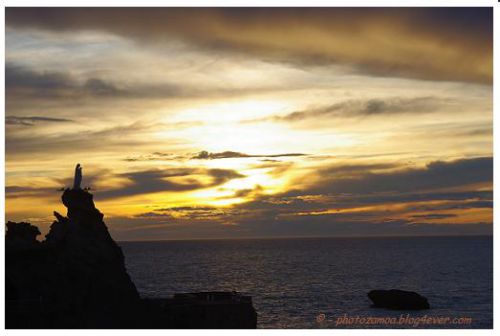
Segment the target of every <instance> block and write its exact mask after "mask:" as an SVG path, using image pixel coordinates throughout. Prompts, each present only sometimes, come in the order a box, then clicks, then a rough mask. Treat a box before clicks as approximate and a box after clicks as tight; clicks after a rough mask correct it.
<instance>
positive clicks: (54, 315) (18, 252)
mask: <svg viewBox="0 0 500 336" xmlns="http://www.w3.org/2000/svg"><path fill="white" fill-rule="evenodd" d="M62 202H63V204H64V205H65V206H66V208H67V216H66V217H65V216H62V215H61V214H59V213H57V212H54V215H55V217H56V220H55V221H54V222H53V224H52V225H51V227H50V231H49V233H48V234H47V235H46V236H45V240H44V241H41V242H39V241H37V240H36V237H37V236H38V235H39V234H40V231H39V230H38V228H37V227H36V226H33V225H31V224H29V223H14V222H8V223H7V232H6V279H5V280H6V327H7V328H23V329H25V328H255V327H256V323H257V320H256V313H255V310H254V308H253V306H252V303H251V298H249V297H243V296H241V295H239V294H237V293H233V294H231V295H230V296H227V295H226V296H224V295H222V296H221V294H220V293H219V294H214V295H208V296H207V295H203V294H192V295H194V296H191V297H190V300H185V299H182V300H179V299H178V298H177V299H176V298H171V299H155V300H147V299H142V300H141V299H140V297H139V294H138V292H137V289H136V287H135V285H134V283H133V282H132V280H131V279H130V277H129V275H128V274H127V271H126V268H125V263H124V256H123V253H122V250H121V248H120V247H119V246H118V245H117V244H116V242H115V241H114V240H113V239H112V238H111V236H110V234H109V232H108V229H107V227H106V225H105V224H104V222H103V214H102V213H101V212H99V210H98V209H96V207H95V205H94V202H93V197H92V194H90V193H89V192H87V191H84V190H81V189H71V190H70V189H66V190H65V191H64V193H63V195H62ZM214 298H215V299H214ZM221 298H222V299H221Z"/></svg>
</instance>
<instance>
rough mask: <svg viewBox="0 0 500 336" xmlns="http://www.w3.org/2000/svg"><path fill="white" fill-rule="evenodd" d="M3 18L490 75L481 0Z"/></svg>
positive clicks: (20, 13) (316, 60) (266, 55)
mask: <svg viewBox="0 0 500 336" xmlns="http://www.w3.org/2000/svg"><path fill="white" fill-rule="evenodd" d="M6 25H7V27H9V28H14V29H36V30H39V31H40V30H45V31H51V32H71V31H78V30H94V31H95V30H100V31H106V32H110V33H113V34H118V35H120V36H123V37H126V38H130V39H133V40H135V41H137V42H138V43H149V44H161V43H162V42H163V41H172V39H175V38H178V39H181V40H183V41H186V42H188V43H191V44H194V45H196V46H198V47H199V48H204V49H207V50H212V51H213V52H217V53H221V52H236V53H245V54H253V55H255V56H258V57H261V58H262V59H265V60H268V61H278V62H289V63H291V64H295V65H297V66H311V65H313V66H314V65H322V64H323V65H324V64H344V65H347V66H350V67H353V68H355V69H357V71H359V72H363V73H368V74H372V75H377V76H396V77H408V78H420V79H430V80H446V81H467V82H476V83H486V84H491V83H492V67H493V62H492V60H493V58H492V51H493V11H492V8H486V7H484V8H472V7H468V8H449V7H447V8H382V7H381V8H7V9H6ZM464 27H466V29H464ZM332 32H335V33H334V34H332ZM381 37H383V38H381Z"/></svg>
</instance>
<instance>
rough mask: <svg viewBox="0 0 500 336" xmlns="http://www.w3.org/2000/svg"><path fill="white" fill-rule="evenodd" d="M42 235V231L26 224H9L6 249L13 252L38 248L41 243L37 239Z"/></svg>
mask: <svg viewBox="0 0 500 336" xmlns="http://www.w3.org/2000/svg"><path fill="white" fill-rule="evenodd" d="M38 235H40V230H38V228H37V227H36V226H34V225H31V224H30V223H26V222H20V223H16V222H10V221H9V222H7V232H6V234H5V244H6V247H5V248H6V249H8V250H11V251H20V250H22V251H25V250H30V249H33V248H37V247H38V246H39V245H40V242H39V241H38V240H36V237H37V236H38Z"/></svg>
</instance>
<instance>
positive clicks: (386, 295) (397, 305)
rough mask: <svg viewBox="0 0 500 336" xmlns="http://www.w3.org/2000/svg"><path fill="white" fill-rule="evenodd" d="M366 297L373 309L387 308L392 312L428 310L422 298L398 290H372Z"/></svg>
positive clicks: (425, 300)
mask: <svg viewBox="0 0 500 336" xmlns="http://www.w3.org/2000/svg"><path fill="white" fill-rule="evenodd" d="M368 297H369V298H370V300H372V302H373V306H374V307H380V308H387V309H393V310H420V309H429V308H430V306H429V302H428V301H427V298H425V297H424V296H422V295H420V294H418V293H415V292H409V291H404V290H399V289H391V290H372V291H370V292H369V293H368Z"/></svg>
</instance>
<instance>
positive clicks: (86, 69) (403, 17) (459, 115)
mask: <svg viewBox="0 0 500 336" xmlns="http://www.w3.org/2000/svg"><path fill="white" fill-rule="evenodd" d="M412 10H413V11H414V12H411V11H412ZM462 10H463V9H462ZM51 11H52V12H51ZM120 11H127V10H126V9H115V10H114V11H113V10H112V9H100V10H99V9H85V10H84V9H78V8H75V9H50V8H48V9H43V10H42V9H38V10H36V9H7V11H6V21H7V28H6V29H7V30H6V97H7V107H6V147H7V149H6V161H7V162H6V185H7V188H6V195H7V203H6V212H7V213H6V216H7V219H8V220H16V221H20V220H24V221H30V222H33V223H35V224H37V225H40V226H41V227H42V229H43V230H45V231H46V230H47V228H48V226H50V223H51V222H52V218H51V214H52V211H53V210H57V211H60V212H64V209H63V207H62V205H61V204H60V202H59V199H58V198H59V197H60V192H58V191H57V190H58V189H59V188H61V187H64V186H70V185H71V178H72V172H73V168H74V166H75V164H76V163H81V164H82V165H83V177H84V178H83V185H84V186H90V187H91V188H92V189H93V191H92V192H93V194H94V197H95V200H96V204H97V207H98V208H99V209H100V210H101V211H102V212H103V213H104V214H105V216H106V218H105V220H106V222H107V223H108V224H109V225H110V227H111V231H112V233H113V235H114V236H115V237H116V238H117V239H129V240H133V239H178V238H179V239H184V238H225V237H257V236H323V235H401V234H402V235H405V234H488V233H490V232H491V224H492V155H493V151H492V126H493V125H492V117H493V115H492V86H491V77H492V76H491V69H492V40H491V36H492V35H491V34H492V32H491V29H492V23H491V22H492V21H489V20H492V18H491V9H488V8H484V9H469V11H470V12H469V13H468V16H466V17H467V20H465V22H464V19H463V15H462V14H463V13H462V12H460V11H461V10H460V9H448V10H447V11H443V10H442V9H434V10H432V9H420V10H417V9H407V10H404V9H385V10H384V9H379V10H371V11H370V10H367V9H359V10H356V9H338V8H337V9H334V8H332V9H328V10H322V11H317V10H313V9H310V10H306V11H305V12H304V13H302V15H298V14H299V13H297V12H296V11H294V10H293V9H282V10H281V11H280V10H279V9H268V10H267V11H266V9H261V10H260V11H259V10H258V9H253V10H251V9H241V11H238V10H235V9H233V10H231V9H226V10H202V9H192V12H189V10H186V9H184V10H182V9H163V10H162V11H160V12H159V13H152V12H149V11H148V10H141V11H136V12H128V13H127V17H128V18H129V21H128V22H122V21H121V20H122V19H121V18H122V17H124V15H123V13H120ZM186 11H187V12H186ZM239 15H242V16H241V20H233V19H231V18H234V17H235V16H238V17H239ZM110 17H113V18H115V19H113V20H109V18H110ZM183 17H184V18H185V20H181V19H179V18H183ZM271 17H273V20H271V19H270V18H271ZM62 18H65V19H64V20H63V19H62ZM160 18H163V19H164V20H163V19H161V20H160ZM167 19H169V20H167ZM347 19H349V20H347ZM361 19H362V20H361ZM156 20H160V21H158V22H157V21H156ZM68 22H74V24H68ZM165 22H168V23H165ZM347 22H349V24H347ZM464 24H465V25H467V27H468V29H467V32H465V33H463V34H456V33H455V31H456V30H455V28H456V27H457V26H461V27H462V26H463V25H464ZM433 27H434V29H433Z"/></svg>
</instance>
